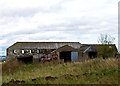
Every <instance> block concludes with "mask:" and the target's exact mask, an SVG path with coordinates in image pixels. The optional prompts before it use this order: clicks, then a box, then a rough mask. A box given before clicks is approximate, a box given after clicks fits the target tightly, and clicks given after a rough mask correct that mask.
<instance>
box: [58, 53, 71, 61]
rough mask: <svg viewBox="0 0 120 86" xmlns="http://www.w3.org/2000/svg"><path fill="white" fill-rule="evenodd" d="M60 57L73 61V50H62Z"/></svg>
mask: <svg viewBox="0 0 120 86" xmlns="http://www.w3.org/2000/svg"><path fill="white" fill-rule="evenodd" d="M60 59H64V62H71V51H64V52H60Z"/></svg>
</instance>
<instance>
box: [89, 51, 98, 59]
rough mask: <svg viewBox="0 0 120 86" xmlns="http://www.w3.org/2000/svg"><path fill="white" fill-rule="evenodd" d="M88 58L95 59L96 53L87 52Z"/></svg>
mask: <svg viewBox="0 0 120 86" xmlns="http://www.w3.org/2000/svg"><path fill="white" fill-rule="evenodd" d="M88 56H89V58H90V59H92V58H97V52H89V53H88Z"/></svg>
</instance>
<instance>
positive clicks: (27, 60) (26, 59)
mask: <svg viewBox="0 0 120 86" xmlns="http://www.w3.org/2000/svg"><path fill="white" fill-rule="evenodd" d="M17 60H18V61H22V62H24V63H32V62H33V56H29V57H20V58H17Z"/></svg>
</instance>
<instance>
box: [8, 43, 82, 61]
mask: <svg viewBox="0 0 120 86" xmlns="http://www.w3.org/2000/svg"><path fill="white" fill-rule="evenodd" d="M80 46H81V43H79V42H16V43H15V44H13V45H12V46H10V47H9V48H7V58H11V57H15V58H16V59H17V60H21V61H24V62H30V61H32V62H35V63H36V62H39V59H40V58H41V57H43V56H44V55H48V56H49V57H50V56H51V54H52V52H54V53H56V54H57V56H58V59H64V61H65V62H67V61H72V62H74V61H77V59H78V51H77V50H78V49H79V48H80Z"/></svg>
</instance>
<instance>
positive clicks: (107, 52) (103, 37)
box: [98, 34, 115, 59]
mask: <svg viewBox="0 0 120 86" xmlns="http://www.w3.org/2000/svg"><path fill="white" fill-rule="evenodd" d="M114 40H115V38H114V37H112V36H110V35H108V34H100V36H99V37H98V43H101V44H102V46H99V47H98V49H99V52H98V56H102V57H103V58H104V59H105V58H107V57H110V56H112V55H113V54H114V53H115V52H114V51H115V50H114V48H113V47H111V46H109V44H112V43H113V42H114Z"/></svg>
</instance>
